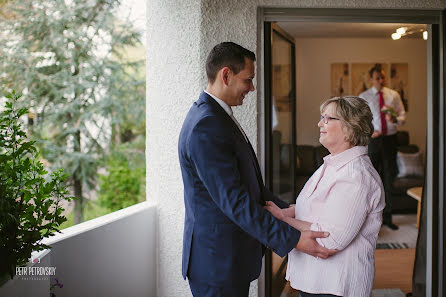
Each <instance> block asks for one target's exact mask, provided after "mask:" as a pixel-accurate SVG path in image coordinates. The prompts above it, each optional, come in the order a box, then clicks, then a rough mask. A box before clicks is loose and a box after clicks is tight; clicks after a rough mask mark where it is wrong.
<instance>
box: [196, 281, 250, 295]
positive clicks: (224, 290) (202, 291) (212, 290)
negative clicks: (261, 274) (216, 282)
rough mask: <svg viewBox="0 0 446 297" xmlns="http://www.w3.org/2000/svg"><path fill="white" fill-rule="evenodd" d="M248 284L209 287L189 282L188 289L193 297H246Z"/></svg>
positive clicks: (204, 284)
mask: <svg viewBox="0 0 446 297" xmlns="http://www.w3.org/2000/svg"><path fill="white" fill-rule="evenodd" d="M249 284H250V283H249V282H248V283H246V284H242V285H237V286H221V287H218V286H211V285H209V284H206V283H201V282H198V281H191V280H189V287H190V290H191V291H192V295H193V296H194V297H248V294H249Z"/></svg>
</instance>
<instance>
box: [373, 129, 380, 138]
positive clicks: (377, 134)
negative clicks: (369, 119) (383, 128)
mask: <svg viewBox="0 0 446 297" xmlns="http://www.w3.org/2000/svg"><path fill="white" fill-rule="evenodd" d="M380 135H381V132H379V131H376V130H375V131H373V134H372V138H376V137H378V136H380Z"/></svg>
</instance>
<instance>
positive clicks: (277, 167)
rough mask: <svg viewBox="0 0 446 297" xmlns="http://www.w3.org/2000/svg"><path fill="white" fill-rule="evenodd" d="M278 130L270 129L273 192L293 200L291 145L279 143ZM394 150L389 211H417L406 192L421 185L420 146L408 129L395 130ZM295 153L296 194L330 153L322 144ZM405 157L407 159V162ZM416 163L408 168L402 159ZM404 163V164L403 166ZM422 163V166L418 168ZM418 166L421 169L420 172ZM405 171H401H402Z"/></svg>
mask: <svg viewBox="0 0 446 297" xmlns="http://www.w3.org/2000/svg"><path fill="white" fill-rule="evenodd" d="M280 140H281V136H280V132H278V131H274V132H273V172H274V178H273V191H274V192H275V193H278V194H279V197H280V198H281V199H282V200H285V201H287V202H289V203H294V201H295V198H296V197H295V196H294V194H293V193H292V187H293V185H292V179H291V170H292V168H291V166H290V165H291V161H292V160H293V158H292V149H291V148H292V147H291V144H282V143H280ZM397 145H398V147H397V150H398V169H399V175H398V176H397V177H396V178H395V181H394V189H393V195H392V202H393V207H392V212H393V213H416V211H417V201H416V200H415V199H412V198H410V197H409V196H408V195H407V193H406V192H407V189H409V188H411V187H418V186H422V185H423V184H424V170H423V169H424V167H423V165H422V162H421V159H422V158H421V155H420V153H419V148H418V147H417V146H416V145H414V144H410V139H409V133H408V132H407V131H399V132H398V133H397ZM294 153H295V154H296V172H295V174H294V176H295V186H296V195H297V194H299V192H300V191H301V190H302V188H303V187H304V185H305V183H306V182H307V180H308V179H309V178H310V177H311V175H312V174H313V173H314V172H315V171H316V170H317V168H319V166H321V165H322V163H323V158H324V157H325V156H326V155H328V154H329V152H328V150H327V149H326V148H325V147H323V146H322V145H317V146H313V145H297V146H296V148H295V152H294ZM406 159H408V160H409V161H407V160H406ZM414 160H415V161H416V162H418V163H419V164H418V165H419V166H418V167H417V170H415V169H413V168H412V167H410V166H409V167H410V168H408V166H407V164H404V162H409V163H410V162H413V161H414ZM405 165H406V166H405ZM420 166H421V167H420ZM420 168H421V172H420ZM402 171H404V172H402Z"/></svg>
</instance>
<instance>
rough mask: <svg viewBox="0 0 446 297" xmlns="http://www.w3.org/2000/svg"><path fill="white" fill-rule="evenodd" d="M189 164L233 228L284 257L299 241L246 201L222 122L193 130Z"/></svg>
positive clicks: (283, 225) (204, 123)
mask: <svg viewBox="0 0 446 297" xmlns="http://www.w3.org/2000/svg"><path fill="white" fill-rule="evenodd" d="M187 145H188V147H189V150H188V151H189V152H190V156H189V157H190V160H191V161H192V162H193V164H194V167H195V169H196V171H197V174H198V176H199V178H200V180H201V181H202V182H203V184H204V186H205V187H206V189H207V191H208V192H209V194H210V196H211V198H212V200H213V201H214V203H215V204H216V205H217V206H218V207H219V208H220V210H221V211H222V212H223V213H224V214H225V215H226V216H227V217H228V218H229V219H230V220H231V221H232V222H234V223H235V224H236V225H238V226H239V227H240V228H241V229H243V230H244V231H245V232H246V233H248V234H249V235H251V236H252V237H254V238H256V239H257V240H258V241H259V242H261V243H263V244H264V245H266V246H267V247H269V248H271V249H272V250H273V251H274V252H275V253H277V254H278V255H279V256H281V257H283V256H285V255H286V254H287V253H288V252H290V251H291V250H292V249H293V248H294V247H295V246H296V244H297V242H298V241H299V238H300V232H299V231H298V230H296V229H294V228H292V227H291V226H289V225H288V224H286V223H284V222H282V221H280V220H277V219H275V218H274V217H273V216H272V215H271V214H270V213H269V212H268V211H266V210H265V209H264V208H263V207H262V206H261V205H260V204H258V203H257V202H256V201H257V200H259V199H256V198H258V197H249V193H248V191H247V189H246V187H245V185H244V184H242V182H241V178H240V173H239V169H238V166H239V164H238V162H239V160H238V159H237V154H236V153H237V152H236V151H235V147H234V144H233V139H232V138H231V137H230V134H229V132H228V129H225V127H224V126H223V123H222V122H221V120H219V119H218V118H216V117H214V116H208V117H205V118H203V119H202V120H200V122H199V123H198V124H197V125H196V126H195V127H194V129H193V131H192V133H191V135H190V138H189V140H188V144H187Z"/></svg>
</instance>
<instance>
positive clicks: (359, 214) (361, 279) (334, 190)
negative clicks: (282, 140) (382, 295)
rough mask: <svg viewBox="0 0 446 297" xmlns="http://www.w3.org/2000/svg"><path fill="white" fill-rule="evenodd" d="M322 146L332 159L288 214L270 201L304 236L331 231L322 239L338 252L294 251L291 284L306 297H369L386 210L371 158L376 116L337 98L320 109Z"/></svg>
mask: <svg viewBox="0 0 446 297" xmlns="http://www.w3.org/2000/svg"><path fill="white" fill-rule="evenodd" d="M320 110H321V117H320V120H319V122H318V126H319V131H320V136H319V141H320V143H321V144H322V145H323V146H324V147H326V148H327V149H328V151H329V152H330V155H328V156H326V157H325V158H324V163H323V164H322V166H321V167H320V168H319V169H318V170H317V171H316V172H315V173H314V174H313V176H312V177H311V178H310V179H309V180H308V181H307V183H306V184H305V187H304V188H303V189H302V191H301V192H300V194H299V196H298V197H297V200H296V205H295V206H292V207H289V208H287V209H280V208H278V207H277V206H276V205H275V204H274V203H273V202H267V205H266V206H265V208H266V209H267V210H268V211H270V212H271V213H272V214H273V215H274V216H275V217H276V218H278V219H280V220H282V221H285V222H287V223H288V224H289V225H291V226H293V227H295V228H297V229H299V230H301V231H303V230H315V231H321V230H324V231H328V232H329V233H330V236H329V237H328V238H319V239H317V241H318V243H319V244H320V245H322V246H324V247H326V248H328V249H337V250H339V252H338V253H337V254H335V255H334V256H332V257H330V258H328V259H319V258H315V257H312V256H309V255H307V254H304V253H302V252H300V251H298V250H296V249H293V250H292V251H291V252H290V253H289V254H288V267H287V272H286V279H287V280H289V281H290V285H291V287H293V288H295V289H297V290H299V294H300V296H301V297H307V296H320V297H321V296H343V297H369V296H370V295H371V291H372V286H373V279H374V275H375V265H374V253H375V247H376V240H377V238H378V232H379V229H380V227H381V223H382V211H383V209H384V206H385V202H384V200H385V199H384V190H383V185H382V182H381V179H380V177H379V175H378V173H377V172H376V170H375V169H374V167H373V165H372V163H371V161H370V158H369V157H368V155H367V145H368V143H369V141H370V137H371V135H372V133H373V125H372V119H373V116H372V113H371V111H370V108H369V106H368V105H367V103H366V101H365V100H363V99H361V98H359V97H353V96H349V97H335V98H332V99H329V100H327V101H325V102H324V103H323V104H322V105H321V108H320Z"/></svg>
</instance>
